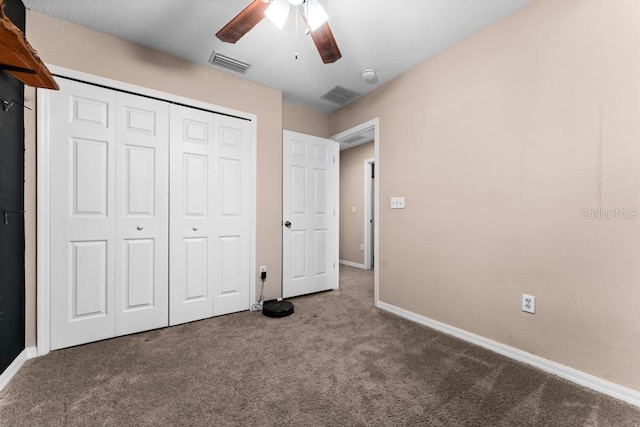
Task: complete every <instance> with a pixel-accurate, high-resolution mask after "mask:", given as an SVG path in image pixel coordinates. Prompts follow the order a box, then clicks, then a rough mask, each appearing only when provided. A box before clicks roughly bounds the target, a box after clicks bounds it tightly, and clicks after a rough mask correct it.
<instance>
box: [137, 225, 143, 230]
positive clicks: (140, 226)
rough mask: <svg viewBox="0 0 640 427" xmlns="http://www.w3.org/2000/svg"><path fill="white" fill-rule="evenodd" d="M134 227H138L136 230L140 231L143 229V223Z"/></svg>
mask: <svg viewBox="0 0 640 427" xmlns="http://www.w3.org/2000/svg"><path fill="white" fill-rule="evenodd" d="M136 228H137V229H138V231H142V230H144V225H139V226H137V227H136Z"/></svg>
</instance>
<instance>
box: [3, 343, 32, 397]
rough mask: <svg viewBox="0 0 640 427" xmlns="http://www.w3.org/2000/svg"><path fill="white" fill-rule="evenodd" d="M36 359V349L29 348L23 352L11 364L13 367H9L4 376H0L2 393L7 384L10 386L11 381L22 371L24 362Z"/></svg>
mask: <svg viewBox="0 0 640 427" xmlns="http://www.w3.org/2000/svg"><path fill="white" fill-rule="evenodd" d="M34 357H36V348H35V347H27V348H25V349H24V350H22V351H21V352H20V354H19V355H18V357H16V358H15V359H14V360H13V362H11V365H9V366H8V367H7V369H5V370H4V372H3V373H2V374H0V391H2V390H4V388H5V387H6V386H7V384H9V381H11V379H12V378H13V377H15V376H16V374H17V373H18V372H19V371H20V368H22V365H24V362H26V361H27V360H29V359H32V358H34Z"/></svg>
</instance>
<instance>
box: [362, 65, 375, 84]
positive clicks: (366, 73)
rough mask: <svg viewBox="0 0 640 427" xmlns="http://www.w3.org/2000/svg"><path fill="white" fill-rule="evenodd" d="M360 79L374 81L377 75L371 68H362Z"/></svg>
mask: <svg viewBox="0 0 640 427" xmlns="http://www.w3.org/2000/svg"><path fill="white" fill-rule="evenodd" d="M362 80H364V81H365V82H367V83H369V84H373V83H376V82H377V81H378V75H377V74H376V70H374V69H373V68H365V69H364V70H362Z"/></svg>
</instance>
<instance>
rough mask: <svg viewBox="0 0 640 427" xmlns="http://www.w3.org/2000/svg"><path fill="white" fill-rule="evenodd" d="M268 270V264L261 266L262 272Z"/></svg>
mask: <svg viewBox="0 0 640 427" xmlns="http://www.w3.org/2000/svg"><path fill="white" fill-rule="evenodd" d="M266 272H267V266H266V265H262V266H260V274H262V273H266Z"/></svg>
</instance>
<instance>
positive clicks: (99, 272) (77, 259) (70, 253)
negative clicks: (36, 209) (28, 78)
mask: <svg viewBox="0 0 640 427" xmlns="http://www.w3.org/2000/svg"><path fill="white" fill-rule="evenodd" d="M59 83H60V91H57V92H51V94H50V97H49V98H48V102H49V103H50V105H49V111H50V117H49V132H50V143H51V147H52V148H51V157H50V168H51V171H50V173H51V182H50V191H51V193H50V194H51V202H50V203H51V217H50V221H51V242H50V245H51V246H50V248H49V249H50V254H51V255H50V256H51V263H50V264H51V283H50V291H51V348H52V349H58V348H63V347H70V346H73V345H78V344H82V343H86V342H90V341H96V340H101V339H105V338H110V337H113V336H114V335H115V304H114V302H115V277H114V274H113V273H114V271H115V218H116V207H115V205H116V192H115V152H116V149H115V145H116V125H115V110H116V108H115V106H116V97H115V94H114V92H112V91H110V90H107V89H104V88H99V87H95V86H91V85H88V84H83V83H78V82H74V81H70V80H66V79H59Z"/></svg>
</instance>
